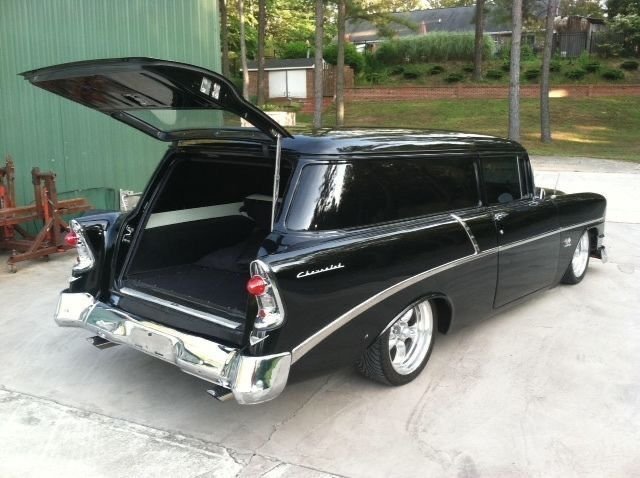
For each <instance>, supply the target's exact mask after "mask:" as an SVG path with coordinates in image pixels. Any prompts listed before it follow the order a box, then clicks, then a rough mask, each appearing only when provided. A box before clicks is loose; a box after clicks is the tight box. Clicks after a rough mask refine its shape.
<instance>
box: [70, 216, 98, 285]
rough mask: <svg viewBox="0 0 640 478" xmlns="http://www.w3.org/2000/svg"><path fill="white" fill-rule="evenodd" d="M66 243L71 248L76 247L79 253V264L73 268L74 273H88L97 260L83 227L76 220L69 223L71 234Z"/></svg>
mask: <svg viewBox="0 0 640 478" xmlns="http://www.w3.org/2000/svg"><path fill="white" fill-rule="evenodd" d="M64 240H65V242H66V243H67V244H69V245H70V246H72V245H75V247H76V252H77V253H78V262H77V263H76V265H75V266H73V269H72V270H73V272H78V273H82V272H86V271H88V270H89V269H91V268H92V267H93V266H94V264H95V262H96V261H95V258H94V257H93V252H92V251H91V247H90V246H89V243H88V242H87V240H86V238H85V235H84V231H83V229H82V226H81V225H80V224H79V223H78V222H77V221H75V220H71V221H70V222H69V233H68V234H67V235H66V237H65V238H64Z"/></svg>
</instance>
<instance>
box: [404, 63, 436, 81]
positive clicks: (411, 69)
mask: <svg viewBox="0 0 640 478" xmlns="http://www.w3.org/2000/svg"><path fill="white" fill-rule="evenodd" d="M429 70H430V68H429V67H428V66H427V65H421V64H418V65H405V67H404V69H403V72H402V76H403V77H404V78H407V79H410V80H413V79H416V78H422V77H423V76H425V75H426V74H427V73H428V72H429Z"/></svg>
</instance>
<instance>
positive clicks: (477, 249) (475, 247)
mask: <svg viewBox="0 0 640 478" xmlns="http://www.w3.org/2000/svg"><path fill="white" fill-rule="evenodd" d="M451 217H452V218H454V219H455V220H456V221H458V222H459V223H460V225H461V226H462V228H463V229H464V231H465V232H466V233H467V236H468V237H469V240H470V241H471V245H472V246H473V250H474V251H475V253H476V254H478V253H480V246H478V241H477V240H476V236H474V235H473V231H472V230H471V228H470V227H469V224H467V223H466V222H465V221H464V220H463V219H462V218H461V217H460V216H456V215H455V214H451Z"/></svg>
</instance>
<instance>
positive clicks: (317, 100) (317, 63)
mask: <svg viewBox="0 0 640 478" xmlns="http://www.w3.org/2000/svg"><path fill="white" fill-rule="evenodd" d="M323 27H324V5H323V3H322V0H316V34H315V49H316V51H315V57H314V71H313V97H314V104H313V127H314V128H315V129H318V128H321V127H322V103H323V100H324V98H323V91H322V86H323V84H322V82H323V73H324V68H323V67H324V65H323V60H322V45H323V40H324V38H323V35H324V33H323V30H324V28H323Z"/></svg>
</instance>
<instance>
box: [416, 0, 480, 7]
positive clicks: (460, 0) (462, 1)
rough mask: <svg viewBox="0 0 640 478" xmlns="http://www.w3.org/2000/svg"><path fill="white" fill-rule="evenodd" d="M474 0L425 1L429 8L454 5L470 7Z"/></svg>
mask: <svg viewBox="0 0 640 478" xmlns="http://www.w3.org/2000/svg"><path fill="white" fill-rule="evenodd" d="M473 2H474V0H430V1H428V2H427V3H428V4H429V8H454V7H470V6H472V5H473Z"/></svg>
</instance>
